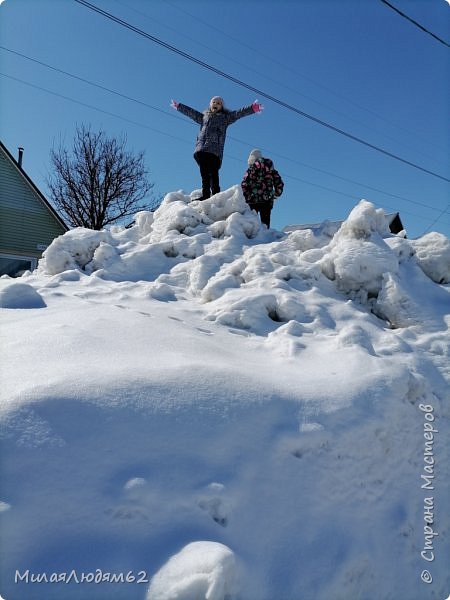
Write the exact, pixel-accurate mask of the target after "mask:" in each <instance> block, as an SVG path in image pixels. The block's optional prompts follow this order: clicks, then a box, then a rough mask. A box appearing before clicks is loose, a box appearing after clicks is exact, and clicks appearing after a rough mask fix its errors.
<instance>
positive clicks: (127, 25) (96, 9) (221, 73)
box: [75, 0, 450, 183]
mask: <svg viewBox="0 0 450 600" xmlns="http://www.w3.org/2000/svg"><path fill="white" fill-rule="evenodd" d="M75 2H77V3H78V4H81V5H83V6H85V7H86V8H89V9H90V10H92V11H94V12H96V13H98V14H100V15H102V16H103V17H106V18H107V19H109V20H111V21H113V22H115V23H117V24H118V25H121V26H122V27H125V28H126V29H129V30H130V31H133V32H134V33H137V34H138V35H141V36H143V37H145V38H146V39H148V40H150V41H152V42H154V43H156V44H158V45H160V46H162V47H163V48H166V50H170V51H171V52H174V53H175V54H178V55H179V56H182V57H183V58H185V59H187V60H189V61H191V62H194V63H196V64H198V65H199V66H201V67H204V68H205V69H208V70H209V71H212V72H213V73H216V74H217V75H219V76H220V77H224V78H225V79H228V80H229V81H232V82H233V83H236V84H237V85H240V86H242V87H245V88H246V89H248V90H250V91H252V92H255V93H256V94H258V95H260V96H262V97H264V98H267V99H268V100H271V101H272V102H275V103H276V104H279V105H280V106H283V107H284V108H287V109H288V110H290V111H292V112H294V113H296V114H298V115H300V116H302V117H305V118H307V119H310V120H311V121H314V122H315V123H317V124H319V125H322V126H323V127H327V128H328V129H331V130H332V131H335V132H336V133H339V134H341V135H343V136H345V137H347V138H349V139H351V140H353V141H355V142H358V143H359V144H363V145H364V146H366V147H368V148H371V149H372V150H376V151H377V152H380V153H382V154H384V155H385V156H389V157H390V158H394V159H395V160H398V161H400V162H402V163H404V164H406V165H409V166H410V167H413V168H415V169H418V170H419V171H423V172H424V173H427V174H428V175H432V176H433V177H437V178H438V179H442V180H444V181H447V182H449V183H450V179H449V178H448V177H444V176H443V175H440V174H438V173H435V172H434V171H431V170H429V169H426V168H425V167H422V166H420V165H417V164H415V163H413V162H411V161H409V160H406V159H404V158H401V157H400V156H397V155H396V154H393V153H392V152H389V151H388V150H384V149H383V148H381V147H379V146H376V145H374V144H371V143H370V142H366V141H365V140H363V139H362V138H359V137H357V136H355V135H353V134H351V133H348V132H346V131H344V130H343V129H339V128H338V127H335V126H334V125H331V124H330V123H327V122H326V121H323V120H322V119H319V118H317V117H314V116H313V115H310V114H308V113H306V112H304V111H302V110H300V109H299V108H296V107H295V106H292V105H291V104H288V103H287V102H284V101H283V100H279V99H278V98H276V97H275V96H272V95H271V94H268V93H267V92H264V91H262V90H260V89H258V88H256V87H254V86H252V85H249V84H248V83H245V82H244V81H242V80H240V79H238V78H237V77H234V76H233V75H229V74H228V73H225V72H224V71H221V70H220V69H218V68H216V67H214V66H212V65H210V64H208V63H206V62H205V61H203V60H200V59H198V58H195V57H194V56H192V55H191V54H188V53H187V52H184V51H183V50H180V49H179V48H177V47H176V46H172V45H171V44H169V43H167V42H164V41H163V40H160V39H159V38H157V37H156V36H154V35H151V34H149V33H147V32H145V31H143V30H142V29H139V28H138V27H135V26H134V25H131V24H130V23H128V22H127V21H124V20H122V19H119V18H118V17H116V16H114V15H112V14H111V13H108V12H106V11H105V10H103V9H101V8H99V7H97V6H95V5H93V4H91V3H90V2H87V1H86V0H75Z"/></svg>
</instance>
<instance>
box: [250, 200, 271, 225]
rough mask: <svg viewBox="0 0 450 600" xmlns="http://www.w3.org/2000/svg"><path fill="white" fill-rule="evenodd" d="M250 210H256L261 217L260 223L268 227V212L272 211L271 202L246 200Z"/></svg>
mask: <svg viewBox="0 0 450 600" xmlns="http://www.w3.org/2000/svg"><path fill="white" fill-rule="evenodd" d="M247 204H248V205H249V206H250V208H251V210H256V212H257V213H258V214H259V216H260V218H261V223H264V225H267V229H269V227H270V213H271V212H272V208H273V202H255V203H253V202H247Z"/></svg>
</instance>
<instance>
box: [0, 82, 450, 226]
mask: <svg viewBox="0 0 450 600" xmlns="http://www.w3.org/2000/svg"><path fill="white" fill-rule="evenodd" d="M0 76H2V77H6V78H8V79H11V80H13V81H17V82H19V83H22V84H24V85H27V86H29V87H32V88H34V89H37V90H40V91H42V92H46V93H48V94H51V95H53V96H56V97H58V98H61V99H63V100H67V101H69V102H72V103H74V104H79V105H81V106H84V107H86V108H89V109H91V110H95V111H97V112H100V113H103V114H105V115H107V116H110V117H114V118H116V119H119V120H122V121H125V122H127V123H131V124H132V125H136V126H137V127H141V128H145V129H149V130H151V131H154V132H155V133H157V134H159V135H164V136H166V137H170V138H172V139H175V140H177V141H179V142H182V143H183V144H188V145H190V144H191V141H188V140H185V139H183V138H180V137H178V136H174V135H171V134H169V133H167V132H165V131H161V130H159V129H155V128H154V127H150V126H149V125H146V124H144V123H140V122H137V121H133V120H132V119H128V118H126V117H122V116H121V115H118V114H116V113H113V112H110V111H106V110H103V109H101V108H98V107H97V106H94V105H92V104H88V103H86V102H81V101H80V100H75V99H74V98H70V97H69V96H65V95H64V94H60V93H59V92H54V91H52V90H49V89H47V88H44V87H42V86H39V85H35V84H33V83H30V82H27V81H24V80H23V79H19V78H18V77H14V76H12V75H8V74H6V73H2V72H0ZM163 112H164V111H163ZM167 114H169V113H167ZM184 122H185V123H188V122H187V121H184ZM232 139H233V138H232ZM234 139H235V138H234ZM236 141H239V142H240V143H243V144H246V145H247V143H246V142H242V141H241V140H236ZM227 156H229V158H231V159H233V160H235V161H237V162H239V163H241V162H242V160H241V158H237V157H235V156H232V155H229V154H227ZM292 162H295V161H292ZM299 164H301V163H299ZM324 172H325V173H327V172H326V171H324ZM329 174H330V175H332V176H335V175H333V174H332V173H329ZM284 177H285V178H286V179H292V180H294V181H300V182H301V183H304V184H306V185H309V186H312V187H315V188H318V189H322V190H325V191H327V192H331V193H333V194H338V195H340V196H344V197H345V198H348V199H351V200H359V199H360V196H355V195H353V194H350V193H347V192H341V191H340V190H336V189H333V188H330V187H326V186H324V185H321V184H318V183H315V182H312V181H308V180H307V179H301V178H299V177H296V176H294V175H290V174H289V173H285V174H284ZM336 177H337V176H336ZM342 179H343V178H342ZM355 183H357V182H355ZM359 185H362V186H363V187H368V186H364V184H359ZM369 189H371V188H369ZM380 192H381V193H383V194H387V195H391V194H388V192H383V191H381V190H380ZM404 200H405V201H407V202H408V201H409V202H413V201H412V200H408V199H407V198H404ZM424 206H425V207H426V208H429V209H432V210H435V211H438V210H440V209H437V208H434V207H432V206H427V205H424ZM385 208H389V209H392V210H397V209H396V208H392V207H389V206H386V205H385ZM402 212H403V213H407V214H411V215H413V216H416V217H417V216H418V215H415V214H414V213H411V212H409V211H407V210H403V211H402ZM444 212H445V211H444ZM442 216H443V213H441V214H440V215H439V216H438V217H437V219H441V218H442ZM419 218H423V217H422V216H420V217H419ZM434 222H435V221H434ZM434 222H433V223H434Z"/></svg>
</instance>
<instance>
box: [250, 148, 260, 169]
mask: <svg viewBox="0 0 450 600" xmlns="http://www.w3.org/2000/svg"><path fill="white" fill-rule="evenodd" d="M259 158H262V154H261V150H258V148H255V149H254V150H252V151H251V152H250V154H249V157H248V161H247V162H248V166H249V167H251V166H252V164H253V163H254V162H255V161H256V160H258V159H259Z"/></svg>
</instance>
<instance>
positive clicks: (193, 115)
mask: <svg viewBox="0 0 450 600" xmlns="http://www.w3.org/2000/svg"><path fill="white" fill-rule="evenodd" d="M170 106H171V107H172V108H174V109H175V110H178V111H179V112H180V113H182V114H183V115H186V117H189V118H190V119H192V120H193V121H195V122H196V123H199V124H200V125H201V124H202V123H203V114H202V113H201V112H199V111H198V110H195V109H194V108H191V107H190V106H187V105H186V104H181V102H177V101H176V100H171V102H170Z"/></svg>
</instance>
